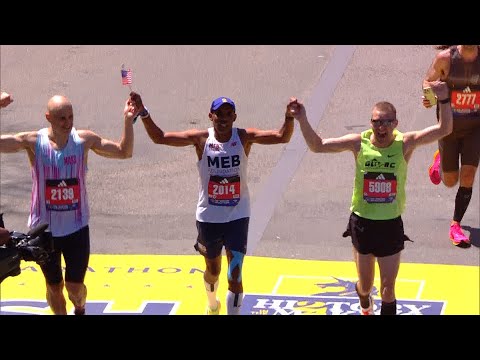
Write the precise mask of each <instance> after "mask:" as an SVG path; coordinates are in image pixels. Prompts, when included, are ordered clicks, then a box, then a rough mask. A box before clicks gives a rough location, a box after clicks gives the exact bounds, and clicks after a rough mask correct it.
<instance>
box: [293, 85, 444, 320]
mask: <svg viewBox="0 0 480 360" xmlns="http://www.w3.org/2000/svg"><path fill="white" fill-rule="evenodd" d="M430 86H431V88H432V89H433V91H434V92H435V95H436V96H437V98H438V102H439V104H440V105H439V109H440V115H439V122H438V123H437V124H435V125H432V126H429V127H427V128H425V129H423V130H419V131H410V132H406V133H402V132H400V131H398V130H397V125H398V120H397V112H396V109H395V107H394V106H393V104H391V103H389V102H386V101H382V102H379V103H377V104H375V106H374V107H373V110H372V118H371V121H370V122H371V128H370V129H368V130H366V131H364V132H362V133H360V134H349V135H344V136H341V137H338V138H330V139H322V138H321V137H320V136H319V135H318V134H317V133H316V132H315V131H314V130H313V128H312V127H311V125H310V123H309V122H308V118H307V113H306V110H305V107H304V106H303V104H302V103H301V102H299V101H297V103H296V106H295V107H294V108H293V111H292V114H293V115H294V117H295V119H297V121H298V122H299V124H300V129H301V131H302V134H303V137H304V138H305V141H306V143H307V145H308V147H309V149H310V150H311V151H313V152H315V153H338V152H342V151H347V150H348V151H351V152H353V154H354V156H355V165H356V173H355V180H354V188H353V195H352V203H351V207H350V210H351V215H350V219H349V223H348V227H347V231H345V233H344V235H343V236H344V237H346V236H351V237H352V244H353V250H354V259H355V263H356V267H357V273H358V281H357V283H356V286H355V288H356V290H357V294H358V297H359V299H360V307H361V314H363V315H373V314H374V311H373V310H374V309H373V298H372V296H371V291H372V289H373V281H374V277H375V261H378V266H379V269H380V282H381V288H380V294H381V297H382V306H381V310H380V314H382V315H395V314H396V311H397V304H396V297H395V280H396V278H397V274H398V270H399V267H400V253H401V251H402V250H403V249H404V241H405V240H408V237H407V236H406V235H405V233H404V229H403V221H402V217H401V215H402V213H403V211H404V208H405V198H406V196H405V184H406V178H407V163H408V161H409V160H410V158H411V156H412V153H413V151H414V150H415V148H416V147H417V146H419V145H425V144H429V143H432V142H435V141H437V140H438V139H440V138H442V137H444V136H446V135H448V134H450V133H451V132H452V128H453V125H452V122H453V120H452V111H451V108H450V99H449V97H448V87H447V85H446V83H444V82H441V81H434V82H431V83H430Z"/></svg>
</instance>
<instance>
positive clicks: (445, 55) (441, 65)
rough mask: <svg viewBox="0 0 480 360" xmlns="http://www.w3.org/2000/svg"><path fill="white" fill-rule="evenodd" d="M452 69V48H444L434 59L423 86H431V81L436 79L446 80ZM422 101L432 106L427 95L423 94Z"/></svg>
mask: <svg viewBox="0 0 480 360" xmlns="http://www.w3.org/2000/svg"><path fill="white" fill-rule="evenodd" d="M449 71H450V49H446V50H442V51H440V52H439V53H437V55H436V56H435V58H434V59H433V62H432V64H431V65H430V67H429V68H428V70H427V73H426V74H425V78H424V79H423V83H422V86H423V87H424V88H426V87H429V83H430V82H431V81H436V80H445V78H446V77H447V75H448V72H449ZM422 103H423V106H424V107H425V108H427V109H428V108H431V107H432V106H433V105H432V104H430V101H428V100H427V99H426V98H425V96H422Z"/></svg>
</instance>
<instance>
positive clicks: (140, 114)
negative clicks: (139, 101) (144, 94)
mask: <svg viewBox="0 0 480 360" xmlns="http://www.w3.org/2000/svg"><path fill="white" fill-rule="evenodd" d="M149 115H150V113H149V112H148V109H147V107H146V106H144V107H143V110H142V111H140V112H139V113H138V116H140V117H141V118H142V119H144V118H146V117H148V116H149Z"/></svg>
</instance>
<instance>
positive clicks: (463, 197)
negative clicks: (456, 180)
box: [453, 186, 472, 222]
mask: <svg viewBox="0 0 480 360" xmlns="http://www.w3.org/2000/svg"><path fill="white" fill-rule="evenodd" d="M471 198H472V188H467V187H463V186H460V187H459V188H458V191H457V196H456V197H455V211H454V213H453V221H456V222H461V221H462V219H463V215H465V212H466V211H467V208H468V204H470V199H471Z"/></svg>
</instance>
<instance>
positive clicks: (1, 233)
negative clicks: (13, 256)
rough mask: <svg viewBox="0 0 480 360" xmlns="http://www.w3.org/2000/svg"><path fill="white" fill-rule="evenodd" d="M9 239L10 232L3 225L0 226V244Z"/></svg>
mask: <svg viewBox="0 0 480 360" xmlns="http://www.w3.org/2000/svg"><path fill="white" fill-rule="evenodd" d="M8 240H10V232H9V231H8V230H7V229H4V228H3V227H0V245H4V244H6V243H7V242H8Z"/></svg>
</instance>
